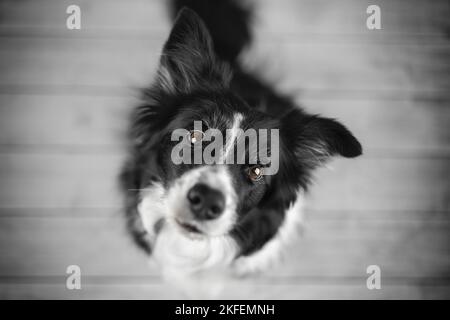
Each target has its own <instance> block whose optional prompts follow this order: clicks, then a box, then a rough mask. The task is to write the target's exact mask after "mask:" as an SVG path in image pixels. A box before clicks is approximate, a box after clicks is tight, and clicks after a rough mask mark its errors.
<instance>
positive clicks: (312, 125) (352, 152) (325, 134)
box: [280, 110, 362, 168]
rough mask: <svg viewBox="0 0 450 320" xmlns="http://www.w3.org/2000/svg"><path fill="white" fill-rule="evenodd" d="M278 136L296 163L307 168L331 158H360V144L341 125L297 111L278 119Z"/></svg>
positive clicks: (332, 120)
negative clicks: (279, 123) (335, 156)
mask: <svg viewBox="0 0 450 320" xmlns="http://www.w3.org/2000/svg"><path fill="white" fill-rule="evenodd" d="M280 134H281V135H282V137H283V140H284V144H285V146H286V147H287V148H289V149H290V150H291V151H292V152H293V153H294V154H295V156H296V157H297V159H299V162H300V163H301V164H304V165H306V166H308V167H310V168H314V167H317V166H320V165H321V164H323V163H324V162H325V161H326V160H328V159H329V158H330V157H331V156H334V155H340V156H343V157H346V158H354V157H357V156H359V155H361V154H362V147H361V144H360V143H359V141H358V140H357V139H356V138H355V137H354V136H353V134H352V133H351V132H350V131H349V130H348V129H347V128H346V127H345V126H344V125H342V124H341V123H339V122H338V121H336V120H334V119H329V118H323V117H320V116H317V115H308V114H305V113H304V112H302V111H300V110H293V111H291V112H289V113H288V114H287V115H285V116H284V117H283V118H282V120H281V130H280Z"/></svg>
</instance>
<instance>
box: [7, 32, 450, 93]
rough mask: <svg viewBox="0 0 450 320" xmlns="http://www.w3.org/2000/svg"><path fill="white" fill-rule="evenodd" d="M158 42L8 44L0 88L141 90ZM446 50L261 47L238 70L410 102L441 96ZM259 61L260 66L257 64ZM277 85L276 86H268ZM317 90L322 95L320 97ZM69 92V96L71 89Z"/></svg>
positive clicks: (302, 86)
mask: <svg viewBox="0 0 450 320" xmlns="http://www.w3.org/2000/svg"><path fill="white" fill-rule="evenodd" d="M163 42H164V39H163V38H161V39H153V40H152V39H148V40H147V39H142V40H141V39H134V38H130V39H124V40H120V41H117V40H111V39H52V38H38V39H36V38H32V39H26V38H11V39H4V40H2V43H1V44H0V68H1V69H2V71H3V72H2V75H1V76H0V87H4V88H6V89H2V91H3V92H8V90H7V88H8V86H11V85H15V86H40V87H45V86H53V87H68V92H69V93H70V92H71V91H70V86H74V87H75V90H76V86H85V87H89V86H91V87H92V88H91V89H90V90H91V91H94V92H95V90H96V87H105V86H107V87H108V86H109V87H111V90H110V91H111V94H113V93H114V91H115V88H116V87H143V86H147V85H148V84H149V83H150V81H151V80H152V79H153V77H154V72H155V70H156V67H157V63H158V57H159V54H160V50H161V47H162V44H163ZM449 52H450V47H448V46H423V45H420V44H416V45H408V46H385V45H367V44H351V45H345V44H342V45H341V44H336V43H330V42H325V43H322V44H320V45H317V44H311V43H294V42H290V41H288V42H284V43H277V42H272V43H267V42H263V43H261V45H256V46H255V47H254V49H253V51H252V52H251V53H249V54H248V55H246V57H247V59H244V60H246V61H245V64H246V65H248V68H250V69H251V70H257V71H258V73H263V74H264V76H265V77H266V78H268V79H269V81H273V82H276V83H278V86H279V87H280V88H281V89H283V90H284V91H287V92H291V93H292V92H298V91H299V90H301V93H303V94H306V95H308V94H309V93H310V92H312V94H314V93H315V92H317V91H319V94H320V95H321V96H322V97H323V96H324V97H327V96H330V95H331V97H333V94H334V95H335V92H343V94H344V96H345V94H347V97H348V98H351V97H352V95H355V93H356V94H358V92H359V96H360V97H361V96H362V97H363V98H364V97H366V98H367V97H370V98H375V99H377V98H378V99H380V98H383V97H386V96H387V97H388V98H389V97H390V99H392V96H394V97H395V99H411V98H414V99H418V98H420V97H422V96H429V95H432V94H435V93H436V92H437V93H439V94H441V95H442V96H443V97H447V98H448V95H447V94H446V92H447V88H448V85H449V82H448V77H447V74H448V71H449V68H450V66H449V61H448V59H447V56H448V54H449ZM263 63H264V65H263ZM276 80H277V81H276ZM324 91H325V92H324ZM74 93H76V91H74Z"/></svg>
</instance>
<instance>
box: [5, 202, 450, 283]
mask: <svg viewBox="0 0 450 320" xmlns="http://www.w3.org/2000/svg"><path fill="white" fill-rule="evenodd" d="M2 211H4V210H2ZM85 211H86V215H83V216H82V217H76V215H75V214H73V216H53V217H52V216H48V217H32V214H33V209H29V212H30V214H29V215H28V216H22V217H14V216H7V217H1V218H0V219H1V220H0V221H1V223H0V229H1V233H0V240H1V241H0V251H1V252H2V259H1V261H0V276H1V277H2V278H1V279H4V280H5V281H6V280H8V279H10V278H11V279H10V281H15V280H14V279H15V278H14V277H25V278H26V279H28V278H30V279H31V280H33V279H34V277H37V278H39V277H41V278H42V277H43V278H44V280H45V281H47V282H48V279H46V278H45V277H55V276H58V277H61V276H64V274H65V270H66V268H67V266H68V265H72V264H76V265H79V266H80V268H81V270H82V273H83V275H85V276H88V279H89V277H94V278H95V277H107V279H109V278H111V279H110V280H105V281H106V282H108V281H109V282H121V281H125V283H126V282H127V281H131V280H133V279H134V281H136V282H139V283H140V282H141V281H142V282H148V281H150V282H152V283H153V282H154V281H155V280H157V278H155V276H157V275H159V272H158V268H156V266H155V264H154V263H151V264H150V265H148V263H147V261H146V257H145V255H144V254H143V253H141V252H138V249H137V248H136V247H135V246H134V244H132V243H131V240H130V239H129V237H128V235H127V234H126V233H125V227H124V224H125V223H124V221H123V219H122V218H121V217H118V216H115V217H111V216H105V215H98V214H97V212H96V211H95V210H90V211H89V210H85ZM87 213H90V214H91V216H87ZM362 214H363V213H362ZM393 214H395V213H393ZM411 220H412V222H410V221H404V222H399V221H389V220H372V221H365V222H363V221H361V220H358V219H343V220H340V221H337V220H323V219H322V220H320V221H319V220H315V219H314V217H311V218H310V219H308V221H309V223H308V224H307V225H306V228H305V233H304V235H303V237H302V238H299V239H298V240H296V241H295V242H294V243H293V244H292V245H291V247H289V248H288V251H287V252H289V254H288V256H286V257H285V258H284V259H283V260H281V261H280V264H278V265H275V266H274V267H273V268H272V269H269V270H268V271H267V272H266V273H265V274H263V275H262V276H261V277H253V279H254V280H255V281H264V282H270V281H272V282H275V283H276V282H279V283H282V282H289V281H291V280H292V281H293V282H296V281H297V282H307V283H308V282H310V283H317V282H321V283H324V282H325V283H327V282H329V283H331V282H333V281H334V282H336V281H341V282H344V283H348V282H359V281H364V279H365V278H366V268H367V266H369V265H373V264H375V265H378V266H380V268H381V270H382V276H383V277H384V278H385V283H386V284H399V283H405V282H406V283H408V282H409V283H418V282H420V281H422V282H423V283H426V282H430V281H431V282H432V281H435V282H436V281H437V282H438V283H439V284H443V282H445V281H446V280H445V279H447V281H448V277H449V271H448V270H450V269H449V267H450V253H449V252H450V251H449V241H448V234H449V231H450V230H449V229H450V224H449V220H448V216H447V219H446V220H442V219H436V218H433V217H430V218H429V219H428V220H426V221H414V215H413V214H411ZM12 248H14V249H12ZM24 257H26V260H24ZM108 277H109V278H108ZM274 277H275V278H276V279H278V280H273V279H272V278H274ZM1 279H0V280H1ZM271 279H272V280H271ZM339 279H341V280H339ZM434 279H437V280H434ZM439 279H441V280H439ZM38 280H39V279H38ZM0 282H1V281H0Z"/></svg>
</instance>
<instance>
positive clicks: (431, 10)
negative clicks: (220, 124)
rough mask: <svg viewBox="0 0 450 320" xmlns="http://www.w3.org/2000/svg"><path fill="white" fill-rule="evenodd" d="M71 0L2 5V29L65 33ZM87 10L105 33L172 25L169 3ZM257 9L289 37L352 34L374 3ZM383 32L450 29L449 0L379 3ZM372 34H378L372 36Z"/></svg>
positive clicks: (308, 0)
mask: <svg viewBox="0 0 450 320" xmlns="http://www.w3.org/2000/svg"><path fill="white" fill-rule="evenodd" d="M70 4H72V2H70V1H68V0H64V1H59V0H41V1H31V0H28V1H21V2H20V3H14V5H11V3H10V2H8V1H6V2H2V8H1V9H2V13H3V16H2V20H1V24H0V26H2V27H4V28H5V27H28V28H30V30H32V29H33V28H35V27H36V26H39V27H44V28H47V29H48V28H54V29H60V30H61V31H64V29H65V19H66V17H67V15H66V14H65V11H66V8H67V6H68V5H70ZM77 4H78V5H80V7H81V9H82V23H83V24H82V28H83V30H96V31H102V30H105V29H111V30H112V31H115V30H127V29H131V30H136V31H141V32H142V31H154V30H158V29H161V28H165V27H166V26H167V25H168V24H169V19H168V14H167V12H168V4H167V2H166V1H162V0H153V1H146V0H133V1H127V2H122V1H108V0H100V1H98V0H97V1H95V2H94V3H93V2H91V1H89V0H79V1H77ZM251 4H252V5H253V7H254V8H255V11H256V19H255V20H256V22H257V26H258V28H260V27H261V26H262V27H263V28H267V29H268V30H271V31H273V32H276V33H281V34H283V35H285V34H286V32H287V31H288V32H289V33H294V34H295V33H314V34H348V33H366V34H370V31H368V30H367V28H366V18H367V16H368V15H367V14H366V8H367V7H368V6H369V5H370V4H373V3H372V2H370V1H369V0H365V1H360V0H345V1H339V3H336V2H333V1H330V0H319V1H314V0H303V1H293V0H281V1H277V2H276V3H274V2H273V1H270V0H262V1H261V0H259V1H254V2H251ZM377 5H379V6H380V8H381V13H382V27H383V29H382V30H377V31H376V32H377V33H378V34H382V35H389V34H392V33H394V34H395V33H417V34H430V33H431V34H432V33H436V32H439V31H441V30H443V29H444V28H445V26H448V19H447V17H448V13H449V6H448V3H447V2H446V1H445V0H441V1H437V0H435V1H432V2H423V1H419V0H414V1H411V0H396V1H390V0H379V1H377ZM372 34H373V33H372Z"/></svg>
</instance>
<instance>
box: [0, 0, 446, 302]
mask: <svg viewBox="0 0 450 320" xmlns="http://www.w3.org/2000/svg"><path fill="white" fill-rule="evenodd" d="M164 2H165V1H163V0H127V1H119V0H95V1H88V0H84V1H83V0H75V1H73V0H70V1H66V0H39V1H37V0H33V1H31V0H27V1H25V0H22V1H13V0H0V298H3V299H5V298H8V299H10V298H64V299H78V298H137V299H161V298H177V297H180V296H179V295H178V294H177V293H176V292H174V291H173V290H171V289H170V288H168V287H166V286H165V285H164V284H163V283H162V281H161V280H160V278H159V276H158V272H157V269H156V268H155V267H154V266H150V267H148V263H147V261H146V258H145V257H144V256H143V255H142V254H141V253H140V252H139V251H138V250H137V249H136V248H135V247H134V246H133V245H132V243H131V241H130V240H129V239H128V237H127V235H126V232H125V229H124V226H123V221H122V218H121V214H122V213H121V212H120V205H121V201H120V200H121V199H120V196H119V195H118V192H117V185H116V180H115V179H116V175H117V172H118V167H119V165H120V163H121V160H122V158H123V133H124V129H125V127H126V123H127V114H128V112H129V110H130V109H131V108H132V107H133V106H134V104H135V101H136V96H137V90H136V89H137V88H139V87H143V86H145V85H146V84H148V83H149V82H150V81H151V79H152V77H153V72H154V70H155V67H156V63H157V61H158V55H159V53H160V49H161V45H162V43H163V41H164V39H165V37H166V36H167V34H168V31H169V28H170V23H169V19H168V15H167V8H166V6H165V3H164ZM253 2H254V3H255V4H256V8H255V10H256V12H257V19H255V29H256V31H255V32H256V43H255V46H254V48H253V49H252V50H251V57H252V58H251V59H250V60H251V61H250V60H249V61H250V62H249V63H250V64H251V65H252V67H253V68H255V69H259V70H260V71H261V68H262V69H264V71H262V72H261V73H262V74H263V75H265V76H267V77H268V78H269V79H272V81H273V82H274V83H276V84H277V85H278V87H279V88H280V90H282V91H284V92H288V93H292V94H294V95H295V97H296V98H297V99H298V102H299V103H301V104H302V105H304V106H305V108H306V109H308V110H310V111H311V112H315V113H323V114H324V115H327V116H331V117H336V118H338V119H340V120H341V121H342V122H344V123H345V124H347V125H348V126H349V127H350V128H351V129H352V130H353V131H354V133H355V135H356V136H357V137H358V138H360V140H361V142H362V144H363V146H364V148H365V154H364V156H363V157H361V158H359V159H357V160H354V161H350V160H343V159H337V160H335V161H333V162H331V163H330V165H329V167H328V168H324V169H322V170H321V171H319V172H318V175H317V183H316V184H315V186H314V188H313V189H312V192H311V195H310V197H309V199H308V200H309V201H308V206H307V214H308V217H307V221H308V223H307V228H306V230H305V233H304V235H303V238H302V239H301V241H299V242H298V243H297V244H296V245H295V246H294V247H293V249H292V250H290V256H289V257H287V258H286V261H285V262H284V263H283V264H282V265H281V266H279V267H277V268H275V269H273V270H271V271H269V272H267V274H264V275H262V276H260V277H255V278H251V279H245V280H239V281H235V282H233V283H231V284H230V287H229V288H228V289H227V290H226V292H225V294H224V297H225V298H252V299H269V298H272V299H273V298H275V299H303V298H318V299H328V298H338V299H355V298H356V299H358V298H367V299H379V298H387V299H396V298H405V299H421V298H425V299H432V298H447V299H449V298H450V252H449V249H450V236H449V232H450V206H449V203H450V183H449V181H450V179H449V178H450V166H449V158H450V133H449V125H450V110H449V101H450V90H449V89H450V82H449V79H450V78H449V71H450V58H449V57H450V55H449V54H450V43H449V38H448V37H449V30H450V24H449V21H450V20H449V16H450V8H449V2H448V1H446V0H442V1H441V0H433V1H418V0H408V1H407V0H378V1H375V2H374V1H371V2H370V4H375V3H376V4H378V5H379V6H380V7H381V14H382V16H381V18H382V30H375V31H369V30H367V28H366V26H365V19H366V17H367V14H366V8H367V6H368V4H369V3H368V2H366V1H361V0H342V1H332V0H302V1H297V0H282V1H270V0H258V1H253ZM70 4H79V5H80V6H81V10H82V30H79V31H69V30H67V29H66V28H65V19H66V17H67V15H66V13H65V11H66V8H67V6H68V5H70ZM71 264H77V265H79V266H80V267H81V270H82V275H83V277H82V290H79V291H76V290H75V291H69V290H67V289H66V288H65V279H66V274H65V270H66V267H67V266H68V265H71ZM372 264H375V265H379V266H380V268H381V276H382V278H381V285H382V288H381V290H368V289H367V288H366V278H367V276H368V275H367V274H366V268H367V266H369V265H372Z"/></svg>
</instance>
